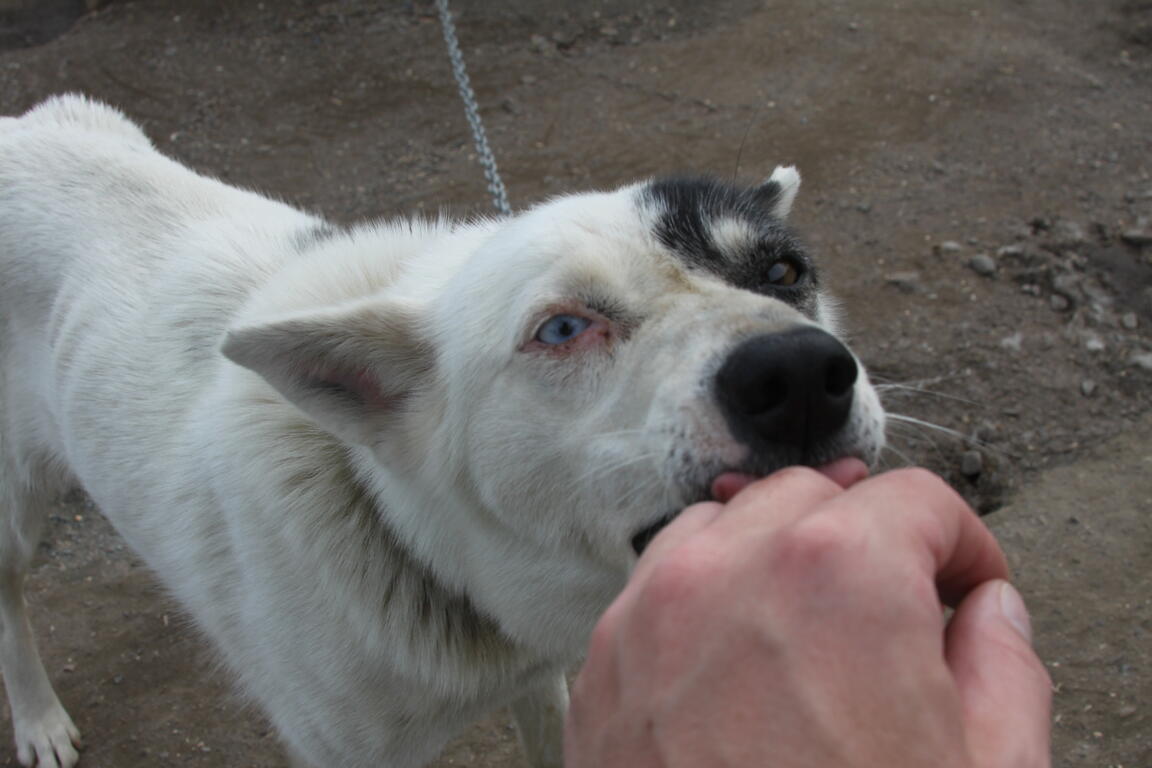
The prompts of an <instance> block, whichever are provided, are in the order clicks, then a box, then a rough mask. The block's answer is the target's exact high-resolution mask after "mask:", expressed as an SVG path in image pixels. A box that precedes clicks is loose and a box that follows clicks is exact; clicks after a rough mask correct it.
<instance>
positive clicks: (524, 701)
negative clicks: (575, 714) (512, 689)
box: [512, 674, 568, 768]
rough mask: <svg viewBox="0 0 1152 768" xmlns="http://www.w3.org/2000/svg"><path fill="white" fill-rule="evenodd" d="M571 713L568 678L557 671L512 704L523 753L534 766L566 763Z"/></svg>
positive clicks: (555, 767)
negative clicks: (566, 730) (566, 718)
mask: <svg viewBox="0 0 1152 768" xmlns="http://www.w3.org/2000/svg"><path fill="white" fill-rule="evenodd" d="M567 714H568V681H567V680H566V679H565V678H564V675H563V674H559V675H556V676H555V677H554V678H552V679H550V680H547V681H546V682H544V683H542V684H541V685H539V686H537V687H536V688H533V689H532V690H530V691H528V693H526V694H525V695H524V696H522V697H520V698H519V699H517V700H516V701H515V702H513V704H512V717H513V719H514V720H515V721H516V730H517V732H519V734H520V743H521V745H523V747H524V755H525V757H527V758H528V765H530V766H532V768H562V767H563V765H564V716H565V715H567Z"/></svg>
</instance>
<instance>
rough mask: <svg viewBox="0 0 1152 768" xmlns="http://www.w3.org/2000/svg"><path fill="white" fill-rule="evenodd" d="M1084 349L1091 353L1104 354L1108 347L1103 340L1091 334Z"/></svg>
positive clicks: (1085, 342) (1085, 341)
mask: <svg viewBox="0 0 1152 768" xmlns="http://www.w3.org/2000/svg"><path fill="white" fill-rule="evenodd" d="M1084 349H1086V350H1088V351H1089V352H1103V351H1104V350H1105V349H1107V346H1106V345H1105V344H1104V340H1103V339H1101V338H1100V337H1099V336H1097V335H1096V334H1094V333H1090V334H1088V335H1087V338H1086V339H1085V340H1084Z"/></svg>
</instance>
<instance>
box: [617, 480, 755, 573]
mask: <svg viewBox="0 0 1152 768" xmlns="http://www.w3.org/2000/svg"><path fill="white" fill-rule="evenodd" d="M760 477H762V475H750V474H747V473H744V472H723V473H721V474H719V475H717V476H716V478H715V479H714V480H712V482H711V483H708V487H707V488H706V489H701V490H699V491H697V492H696V493H693V494H691V495H690V498H689V499H688V500H687V501H686V502H685V504H684V506H683V507H680V508H679V509H674V510H672V511H670V512H667V513H665V514H664V515H661V516H660V517H659V518H657V519H656V520H654V521H653V522H651V523H649V524H648V525H646V526H644V527H643V528H641V529H640V530H639V531H637V532H636V533H635V534H633V536H632V551H634V552H635V553H636V556H637V557H639V556H640V555H642V554H644V550H645V549H646V548H647V547H648V545H649V544H651V543H652V539H654V538H656V535H657V534H658V533H660V531H662V530H664V528H665V526H667V525H668V524H669V523H671V522H672V521H673V520H675V519H676V518H677V517H678V516H679V515H680V512H681V511H683V510H684V509H685V508H687V507H690V506H692V505H693V504H698V503H700V502H702V501H718V502H720V503H725V502H727V501H728V500H729V499H731V498H732V497H733V496H735V495H736V494H737V493H739V492H740V491H741V490H743V488H744V487H745V486H746V485H748V484H750V483H752V482H755V481H756V480H759V479H760Z"/></svg>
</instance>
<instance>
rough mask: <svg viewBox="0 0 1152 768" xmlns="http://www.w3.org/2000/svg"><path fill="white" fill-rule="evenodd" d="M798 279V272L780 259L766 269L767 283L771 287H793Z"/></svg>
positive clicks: (791, 265)
mask: <svg viewBox="0 0 1152 768" xmlns="http://www.w3.org/2000/svg"><path fill="white" fill-rule="evenodd" d="M799 277H800V272H799V270H797V269H796V266H795V265H794V264H793V263H792V262H790V261H784V260H783V259H781V260H780V261H778V262H776V263H775V264H773V265H772V266H771V267H769V268H768V282H769V283H771V284H772V285H794V284H795V283H796V280H798V279H799Z"/></svg>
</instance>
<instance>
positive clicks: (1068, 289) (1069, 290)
mask: <svg viewBox="0 0 1152 768" xmlns="http://www.w3.org/2000/svg"><path fill="white" fill-rule="evenodd" d="M1079 288H1080V278H1079V277H1078V276H1077V275H1075V274H1073V273H1071V272H1066V273H1065V274H1063V275H1056V277H1055V278H1054V279H1053V280H1052V290H1054V291H1056V293H1058V294H1060V295H1061V296H1063V297H1064V298H1066V299H1068V301H1074V300H1075V299H1076V296H1077V295H1079V292H1080V291H1079Z"/></svg>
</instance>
